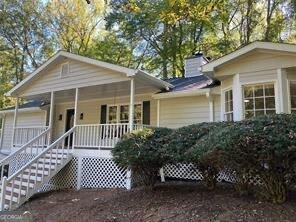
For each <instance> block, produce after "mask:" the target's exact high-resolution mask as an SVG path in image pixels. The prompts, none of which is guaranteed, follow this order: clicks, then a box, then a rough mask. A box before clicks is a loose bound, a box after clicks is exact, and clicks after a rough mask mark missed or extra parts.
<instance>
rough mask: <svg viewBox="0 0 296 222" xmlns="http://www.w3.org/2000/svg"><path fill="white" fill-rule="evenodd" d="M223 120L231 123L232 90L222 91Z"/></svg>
mask: <svg viewBox="0 0 296 222" xmlns="http://www.w3.org/2000/svg"><path fill="white" fill-rule="evenodd" d="M224 120H225V121H233V95H232V89H230V90H226V91H224Z"/></svg>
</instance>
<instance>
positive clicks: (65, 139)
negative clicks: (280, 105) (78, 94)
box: [0, 126, 76, 210]
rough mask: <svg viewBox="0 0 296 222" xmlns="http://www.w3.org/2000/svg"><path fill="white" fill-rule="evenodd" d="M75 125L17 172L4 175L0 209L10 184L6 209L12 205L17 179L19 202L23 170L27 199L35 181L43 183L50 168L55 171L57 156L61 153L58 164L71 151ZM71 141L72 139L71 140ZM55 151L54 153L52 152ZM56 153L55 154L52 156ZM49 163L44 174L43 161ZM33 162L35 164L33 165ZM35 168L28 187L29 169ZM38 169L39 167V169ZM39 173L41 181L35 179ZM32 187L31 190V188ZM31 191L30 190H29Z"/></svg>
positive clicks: (49, 173)
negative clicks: (31, 185) (25, 177)
mask: <svg viewBox="0 0 296 222" xmlns="http://www.w3.org/2000/svg"><path fill="white" fill-rule="evenodd" d="M75 128H76V127H75V126H74V127H73V128H71V129H70V130H69V131H67V132H66V133H65V134H63V135H62V136H61V137H60V138H59V139H57V140H56V141H55V142H53V143H52V144H51V145H49V146H48V147H47V148H46V149H44V150H43V151H42V152H41V153H39V154H38V155H37V156H35V157H34V158H33V159H32V160H30V161H29V162H28V163H27V164H26V165H25V166H23V167H22V168H20V169H19V170H18V171H17V172H15V173H14V174H13V175H11V176H9V177H8V178H6V177H4V178H3V180H2V189H1V199H0V210H4V204H5V195H6V187H7V186H10V187H11V195H10V199H9V204H8V210H10V209H11V207H12V202H13V197H15V196H13V192H14V186H15V184H16V181H17V179H18V180H19V189H18V191H19V193H18V195H17V197H16V198H17V202H18V203H20V199H21V188H22V186H23V175H24V173H25V171H27V173H28V182H27V187H26V194H25V195H26V199H28V198H29V197H30V196H31V195H32V194H33V193H32V192H33V191H35V192H36V191H37V190H36V184H37V183H41V184H43V183H44V180H45V179H44V177H45V176H48V177H50V176H51V174H52V173H54V172H52V170H53V171H55V170H56V168H57V164H58V159H59V158H58V156H59V155H61V157H62V158H61V159H60V161H61V162H60V164H63V162H64V161H66V160H65V158H64V155H65V154H67V157H68V155H69V153H70V152H72V149H73V144H71V140H72V139H73V138H71V137H73V133H74V132H75ZM72 141H73V140H72ZM53 151H55V153H54V152H53ZM54 154H56V155H55V156H53V155H54ZM41 160H42V161H41ZM46 161H47V162H48V163H49V169H48V174H47V175H45V171H46V167H45V162H46ZM52 161H55V165H54V168H53V169H52V166H51V163H52ZM34 164H35V166H33V165H34ZM33 167H34V168H35V169H36V173H35V175H36V176H35V178H34V187H33V188H30V181H32V180H30V176H31V171H32V168H33ZM39 169H41V170H40V171H39ZM38 174H39V175H41V176H40V177H41V181H37V178H38V176H37V175H38ZM31 189H33V191H32V190H31ZM30 191H31V192H30Z"/></svg>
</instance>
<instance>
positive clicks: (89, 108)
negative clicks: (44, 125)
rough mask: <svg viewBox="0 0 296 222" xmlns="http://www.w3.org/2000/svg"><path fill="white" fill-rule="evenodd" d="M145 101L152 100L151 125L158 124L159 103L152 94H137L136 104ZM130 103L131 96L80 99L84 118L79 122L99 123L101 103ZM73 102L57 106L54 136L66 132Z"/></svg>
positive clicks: (79, 109) (80, 107)
mask: <svg viewBox="0 0 296 222" xmlns="http://www.w3.org/2000/svg"><path fill="white" fill-rule="evenodd" d="M143 101H150V125H152V126H156V115H157V114H156V112H157V108H156V106H157V104H156V101H155V100H152V97H151V96H150V95H140V96H139V95H138V96H135V104H137V103H142V102H143ZM119 104H129V97H116V98H113V99H100V100H88V101H80V102H79V103H78V115H80V113H83V120H80V119H78V124H99V123H100V117H101V105H119ZM73 108H74V102H73V103H61V104H57V105H56V106H55V118H54V136H55V138H57V137H58V136H61V135H62V134H63V133H64V132H65V121H66V113H67V109H73ZM60 114H62V115H63V119H62V120H58V119H59V115H60Z"/></svg>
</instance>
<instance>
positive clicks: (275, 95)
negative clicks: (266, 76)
mask: <svg viewBox="0 0 296 222" xmlns="http://www.w3.org/2000/svg"><path fill="white" fill-rule="evenodd" d="M260 85H273V89H274V96H269V97H274V111H275V113H277V109H278V108H277V106H278V105H277V97H278V92H277V83H276V82H275V81H271V82H266V81H264V82H263V81H262V82H256V83H247V84H243V85H242V107H243V110H242V112H243V119H246V107H245V90H244V88H245V87H246V86H253V87H255V86H260ZM263 93H265V91H264V90H263ZM269 97H267V98H269ZM254 98H255V97H254ZM262 98H264V109H263V111H264V113H266V111H267V110H273V109H266V107H265V98H266V96H265V94H264V95H263V96H262ZM253 111H255V108H254V109H253ZM264 115H266V114H264ZM253 117H255V116H253Z"/></svg>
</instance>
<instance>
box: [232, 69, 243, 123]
mask: <svg viewBox="0 0 296 222" xmlns="http://www.w3.org/2000/svg"><path fill="white" fill-rule="evenodd" d="M242 90H243V88H242V85H241V83H240V78H239V74H235V75H234V77H233V88H232V92H233V120H234V121H240V120H242V119H243V116H244V115H243V91H242Z"/></svg>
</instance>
